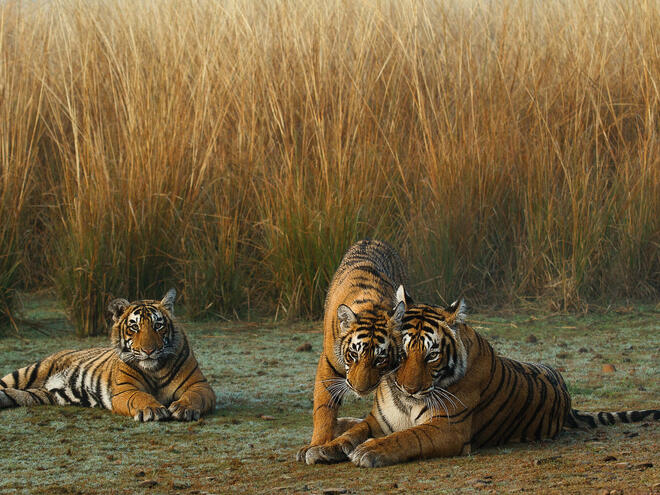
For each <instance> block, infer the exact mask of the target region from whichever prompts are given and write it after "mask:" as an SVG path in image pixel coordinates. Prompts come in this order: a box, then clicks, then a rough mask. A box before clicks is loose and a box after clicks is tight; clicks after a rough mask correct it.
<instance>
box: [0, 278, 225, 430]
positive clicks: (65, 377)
mask: <svg viewBox="0 0 660 495" xmlns="http://www.w3.org/2000/svg"><path fill="white" fill-rule="evenodd" d="M175 299H176V290H175V289H170V290H169V291H168V292H167V294H165V297H164V298H163V299H162V300H161V301H156V300H140V301H135V302H132V303H129V302H128V301H127V300H126V299H115V300H113V301H112V302H111V303H110V305H109V306H108V310H109V312H110V313H111V314H112V319H113V325H112V329H111V344H112V345H111V346H110V347H103V348H92V349H84V350H77V351H73V350H66V351H60V352H57V353H55V354H52V355H50V356H48V357H46V358H45V359H43V360H41V361H37V362H36V363H33V364H30V365H29V366H26V367H25V368H21V369H18V370H16V371H14V372H12V373H10V374H8V375H7V376H5V377H4V378H2V379H1V380H0V409H3V408H9V407H18V406H36V405H51V404H52V405H79V406H84V407H101V408H105V409H109V410H111V411H112V412H114V413H117V414H121V415H124V416H131V417H133V419H134V420H135V421H140V422H146V421H162V420H167V419H174V420H178V421H193V420H198V419H199V418H200V416H201V415H203V414H206V413H208V412H209V411H212V410H213V408H214V407H215V393H214V392H213V389H212V388H211V386H210V385H209V383H208V382H207V381H206V378H205V377H204V375H203V374H202V372H201V370H200V369H199V366H198V364H197V360H196V359H195V356H194V354H193V351H192V349H191V347H190V345H189V343H188V339H187V337H186V335H185V333H184V332H183V330H181V329H180V328H178V327H177V326H176V325H175V324H174V321H173V318H174V300H175Z"/></svg>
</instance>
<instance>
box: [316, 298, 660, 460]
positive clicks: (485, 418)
mask: <svg viewBox="0 0 660 495" xmlns="http://www.w3.org/2000/svg"><path fill="white" fill-rule="evenodd" d="M402 333H403V335H402V344H403V353H404V357H403V359H402V362H401V366H400V367H399V368H398V369H397V371H396V373H394V374H392V375H390V376H388V377H387V378H386V379H385V380H383V381H382V382H381V384H380V386H379V388H378V390H377V391H376V397H375V402H374V407H373V409H372V411H371V413H370V414H369V416H367V418H365V420H364V421H363V422H361V423H359V424H357V425H355V426H353V427H352V428H351V429H349V430H348V431H347V432H345V433H344V434H343V435H341V436H340V437H338V438H337V439H335V440H333V441H332V442H329V443H328V444H326V445H325V446H321V447H316V448H314V449H313V450H311V451H310V452H309V453H308V457H310V458H311V460H313V461H314V462H337V461H341V460H346V459H347V458H349V459H350V460H352V461H353V463H355V464H356V465H358V466H363V467H377V466H385V465H390V464H395V463H398V462H404V461H408V460H412V459H420V458H429V457H449V456H455V455H461V454H467V453H470V452H471V451H472V450H473V449H475V448H479V447H482V446H492V445H499V444H503V443H507V442H522V441H530V440H540V439H543V438H553V437H555V436H556V435H557V434H558V433H559V432H561V431H562V430H563V429H566V428H576V427H581V426H588V427H593V426H596V425H597V424H613V423H614V422H617V421H620V422H629V421H641V420H643V419H645V418H648V417H652V418H654V419H660V411H657V410H647V411H628V412H618V413H602V412H601V413H584V412H580V411H576V410H574V409H572V407H571V397H570V395H569V393H568V390H567V388H566V384H565V383H564V380H563V378H562V376H561V375H560V374H559V372H557V371H556V370H554V369H553V368H551V367H549V366H545V365H542V364H532V363H523V362H519V361H515V360H513V359H508V358H505V357H501V356H498V355H497V354H496V353H495V351H494V350H493V348H492V347H491V345H490V344H489V343H488V342H487V341H486V340H485V339H484V338H483V337H482V336H481V335H479V334H478V333H477V332H475V331H474V330H473V329H472V328H471V327H469V326H468V325H466V324H465V305H464V303H463V302H462V301H461V302H456V303H454V304H453V305H452V306H450V307H449V308H447V309H442V308H439V307H436V306H429V305H421V304H420V305H413V306H411V307H409V308H408V309H407V310H406V315H405V317H404V320H403V324H402Z"/></svg>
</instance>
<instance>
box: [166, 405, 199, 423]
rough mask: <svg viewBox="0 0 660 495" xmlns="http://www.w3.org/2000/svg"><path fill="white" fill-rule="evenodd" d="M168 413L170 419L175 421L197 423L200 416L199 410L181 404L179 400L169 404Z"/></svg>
mask: <svg viewBox="0 0 660 495" xmlns="http://www.w3.org/2000/svg"><path fill="white" fill-rule="evenodd" d="M169 412H170V414H171V416H172V419H175V420H176V421H197V420H198V419H199V417H200V416H201V415H202V412H201V411H200V410H199V409H195V408H194V407H191V405H190V404H188V403H187V402H182V401H180V400H177V401H174V402H172V403H171V404H170V409H169Z"/></svg>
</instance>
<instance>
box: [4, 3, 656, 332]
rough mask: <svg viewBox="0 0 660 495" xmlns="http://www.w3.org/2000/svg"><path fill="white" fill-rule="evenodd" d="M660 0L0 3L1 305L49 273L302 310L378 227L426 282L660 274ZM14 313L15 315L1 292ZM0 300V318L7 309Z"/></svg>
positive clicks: (574, 283) (455, 285)
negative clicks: (344, 258) (355, 246)
mask: <svg viewBox="0 0 660 495" xmlns="http://www.w3.org/2000/svg"><path fill="white" fill-rule="evenodd" d="M658 25H660V8H659V6H658V2H657V1H655V0H604V1H599V2H593V1H591V0H576V1H571V2H565V1H563V0H547V1H543V2H539V1H537V0H504V1H501V2H496V3H493V2H490V1H488V0H462V1H458V2H457V1H453V0H438V1H434V2H419V1H417V0H360V1H355V2H349V1H346V0H329V1H328V0H302V1H293V0H273V1H268V2H254V1H253V0H219V1H216V0H139V1H135V0H99V1H97V0H93V1H92V0H49V1H46V0H35V1H31V2H25V1H23V0H7V1H3V2H1V3H0V103H1V104H0V216H1V217H2V218H3V221H2V222H1V223H0V316H2V315H3V314H4V315H5V316H11V309H12V307H13V294H14V293H15V292H14V290H15V289H17V288H18V289H25V288H26V287H27V288H28V289H41V288H43V287H52V286H55V287H56V288H57V289H58V293H59V297H60V298H61V301H62V302H63V304H64V306H65V307H66V308H67V309H68V312H69V316H70V318H71V319H72V320H73V321H74V322H75V330H76V331H77V332H78V333H79V334H81V335H85V334H93V333H95V332H100V333H103V331H104V314H103V311H104V309H105V306H106V304H107V301H108V299H109V298H110V297H112V296H115V297H116V296H125V297H128V298H129V299H134V298H138V297H144V296H150V295H151V294H152V293H153V292H157V293H159V292H163V293H164V291H165V290H166V289H167V288H169V287H170V286H172V285H175V286H176V287H178V288H179V289H180V292H181V294H182V297H183V304H184V305H185V306H186V309H187V311H188V312H189V313H190V314H191V315H197V316H198V317H202V316H204V315H207V316H208V315H211V316H215V315H223V316H226V317H231V316H234V315H235V314H240V315H242V316H245V315H247V314H262V315H264V314H266V315H272V314H278V315H280V316H281V315H286V316H287V317H299V316H303V317H306V318H318V317H319V315H320V312H321V310H322V302H323V297H324V294H325V289H326V287H327V285H328V282H329V280H330V277H331V276H332V273H333V272H334V269H335V268H336V266H337V263H338V261H339V259H340V258H341V255H342V254H343V252H345V250H346V249H347V248H348V246H350V244H351V243H353V242H354V241H356V240H357V239H359V238H362V237H375V238H382V239H385V240H389V241H390V242H391V243H392V244H393V245H395V246H396V247H397V249H399V250H400V251H401V252H402V254H403V255H404V257H405V259H407V260H408V262H409V264H410V267H411V271H412V273H413V277H412V278H413V280H414V281H415V284H416V285H415V287H414V291H413V292H414V293H415V294H417V295H419V296H420V297H424V298H426V297H434V298H437V297H438V296H440V297H447V298H452V297H454V296H455V295H458V294H466V295H469V296H470V298H471V300H475V301H476V300H479V301H482V302H484V303H501V302H511V301H513V302H519V301H520V300H521V299H523V300H527V299H536V300H540V301H543V303H544V304H545V305H547V306H548V307H550V308H551V309H552V310H557V309H561V310H565V309H575V308H577V309H579V310H582V309H584V308H585V307H587V305H590V304H593V303H594V302H595V303H598V304H601V303H602V302H603V301H604V300H605V301H607V300H612V299H614V298H630V297H634V298H640V299H639V300H644V299H645V300H649V299H652V298H654V297H657V296H658V294H659V293H660V249H658V246H660V139H659V136H660V123H659V120H658V108H660V91H659V89H658V88H659V87H660V58H659V57H658V49H657V47H658V46H659V45H660V30H659V29H657V26H658ZM5 319H6V318H5ZM0 323H1V322H0Z"/></svg>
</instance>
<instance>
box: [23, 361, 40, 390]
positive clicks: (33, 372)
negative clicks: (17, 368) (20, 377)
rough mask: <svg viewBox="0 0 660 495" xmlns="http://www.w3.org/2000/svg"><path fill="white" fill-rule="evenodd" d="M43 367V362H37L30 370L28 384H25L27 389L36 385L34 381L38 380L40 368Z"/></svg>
mask: <svg viewBox="0 0 660 495" xmlns="http://www.w3.org/2000/svg"><path fill="white" fill-rule="evenodd" d="M40 366H41V361H37V362H36V363H34V365H33V368H32V369H31V370H30V376H29V378H28V381H27V383H26V384H25V388H30V386H31V385H32V384H33V383H34V380H36V378H37V373H38V371H39V367H40Z"/></svg>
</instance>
